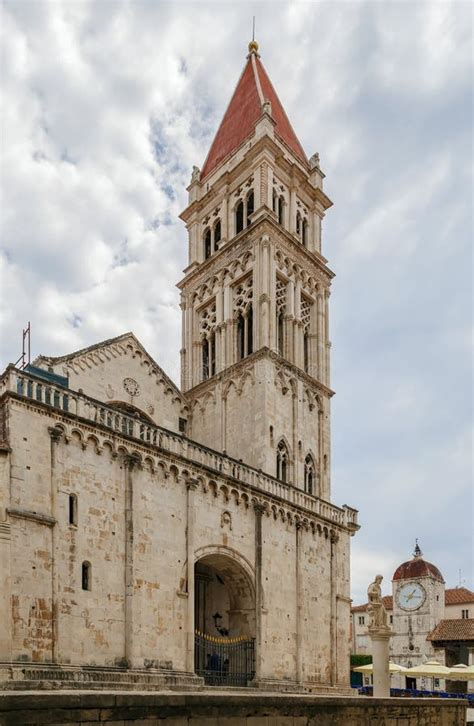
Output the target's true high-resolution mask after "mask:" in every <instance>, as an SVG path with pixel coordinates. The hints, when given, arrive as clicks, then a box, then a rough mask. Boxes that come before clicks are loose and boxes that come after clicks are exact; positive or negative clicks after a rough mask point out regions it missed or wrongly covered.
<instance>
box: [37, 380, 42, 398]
mask: <svg viewBox="0 0 474 726" xmlns="http://www.w3.org/2000/svg"><path fill="white" fill-rule="evenodd" d="M36 400H37V401H42V400H43V386H42V385H41V383H37V384H36Z"/></svg>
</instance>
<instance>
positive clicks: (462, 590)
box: [351, 587, 474, 613]
mask: <svg viewBox="0 0 474 726" xmlns="http://www.w3.org/2000/svg"><path fill="white" fill-rule="evenodd" d="M382 600H383V604H384V605H385V609H386V610H393V597H392V596H391V595H385V596H384V597H383V598H382ZM471 602H472V603H474V592H472V591H471V590H468V589H467V587H452V588H450V589H448V590H445V593H444V604H445V605H464V604H468V603H471ZM367 604H368V603H364V605H355V606H354V607H353V608H351V612H352V613H362V612H365V611H366V610H367Z"/></svg>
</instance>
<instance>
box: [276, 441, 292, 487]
mask: <svg viewBox="0 0 474 726" xmlns="http://www.w3.org/2000/svg"><path fill="white" fill-rule="evenodd" d="M288 464H289V455H288V449H287V447H286V444H285V442H284V441H280V443H279V444H278V446H277V455H276V476H277V479H280V480H281V481H283V482H287V481H288Z"/></svg>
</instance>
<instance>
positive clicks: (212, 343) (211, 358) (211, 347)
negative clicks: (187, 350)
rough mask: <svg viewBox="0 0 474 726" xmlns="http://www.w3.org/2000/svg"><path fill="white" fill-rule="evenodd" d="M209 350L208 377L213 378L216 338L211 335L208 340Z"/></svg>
mask: <svg viewBox="0 0 474 726" xmlns="http://www.w3.org/2000/svg"><path fill="white" fill-rule="evenodd" d="M208 350H209V377H211V376H214V375H215V373H216V336H215V335H214V333H211V336H210V338H209V340H208Z"/></svg>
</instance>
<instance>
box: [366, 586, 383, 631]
mask: <svg viewBox="0 0 474 726" xmlns="http://www.w3.org/2000/svg"><path fill="white" fill-rule="evenodd" d="M382 580H383V576H382V575H376V576H375V580H374V581H373V582H371V583H370V585H369V587H368V590H367V596H368V600H369V604H368V606H367V613H368V615H369V618H370V619H369V630H371V629H373V630H376V629H377V630H378V629H385V628H387V629H388V624H387V611H386V610H385V607H384V604H383V600H382V587H381V585H380V583H381V582H382Z"/></svg>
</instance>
